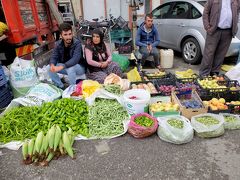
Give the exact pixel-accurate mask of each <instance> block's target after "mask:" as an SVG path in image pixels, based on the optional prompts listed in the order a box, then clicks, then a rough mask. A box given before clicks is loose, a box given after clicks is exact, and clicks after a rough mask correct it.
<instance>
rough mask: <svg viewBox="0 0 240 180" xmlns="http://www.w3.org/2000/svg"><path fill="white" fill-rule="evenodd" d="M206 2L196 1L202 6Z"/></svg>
mask: <svg viewBox="0 0 240 180" xmlns="http://www.w3.org/2000/svg"><path fill="white" fill-rule="evenodd" d="M206 2H207V1H198V3H199V4H201V5H202V6H204V5H205V3H206Z"/></svg>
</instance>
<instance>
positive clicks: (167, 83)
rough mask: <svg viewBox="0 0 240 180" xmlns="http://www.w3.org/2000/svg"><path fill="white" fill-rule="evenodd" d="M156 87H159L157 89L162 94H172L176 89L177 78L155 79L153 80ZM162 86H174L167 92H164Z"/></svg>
mask: <svg viewBox="0 0 240 180" xmlns="http://www.w3.org/2000/svg"><path fill="white" fill-rule="evenodd" d="M153 83H154V85H155V87H156V88H157V91H158V92H159V94H160V95H162V96H170V95H171V92H172V91H175V90H176V79H167V78H166V79H155V80H154V81H153ZM161 86H167V87H168V88H169V87H171V86H172V88H171V89H169V90H168V91H166V92H163V91H162V90H161Z"/></svg>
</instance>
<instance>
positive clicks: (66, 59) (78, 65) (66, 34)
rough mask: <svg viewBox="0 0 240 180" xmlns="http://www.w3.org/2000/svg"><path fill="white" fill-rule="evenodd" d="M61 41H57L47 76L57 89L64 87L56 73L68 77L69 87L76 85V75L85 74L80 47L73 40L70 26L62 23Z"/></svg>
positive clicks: (78, 43) (76, 41)
mask: <svg viewBox="0 0 240 180" xmlns="http://www.w3.org/2000/svg"><path fill="white" fill-rule="evenodd" d="M59 31H60V36H61V40H59V41H57V42H56V44H55V48H54V50H53V54H52V57H51V59H50V67H49V71H48V73H49V76H50V78H51V79H52V81H53V83H54V84H55V85H56V86H58V87H59V88H63V87H64V85H63V83H62V81H61V79H60V77H59V76H58V74H57V73H60V74H66V75H68V79H69V82H70V84H71V85H73V84H76V79H77V75H83V74H84V73H85V67H84V61H83V59H82V45H81V43H80V41H79V40H78V39H76V38H73V32H72V26H71V25H70V24H68V23H62V24H61V25H60V26H59Z"/></svg>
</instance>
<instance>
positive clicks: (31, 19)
mask: <svg viewBox="0 0 240 180" xmlns="http://www.w3.org/2000/svg"><path fill="white" fill-rule="evenodd" d="M52 3H54V4H55V6H56V9H57V0H53V1H52ZM49 7H50V6H49V4H48V3H46V0H1V1H0V11H1V10H2V13H1V12H0V16H3V17H0V21H4V23H6V24H7V26H8V29H9V31H8V32H7V41H6V40H4V41H2V42H1V43H9V44H10V45H11V46H12V47H14V48H15V50H16V55H17V56H19V57H22V56H25V58H27V59H28V58H32V57H33V56H37V55H40V54H42V53H43V51H49V50H50V49H52V48H53V45H54V42H55V38H56V36H54V35H56V34H57V32H58V23H57V20H56V18H55V17H54V16H53V13H52V11H51V10H50V8H49ZM1 14H2V15H1ZM0 51H1V50H0ZM13 53H14V52H13ZM5 54H6V52H5ZM26 55H28V57H26ZM29 55H31V56H30V57H29ZM34 58H35V57H34ZM35 59H36V58H35Z"/></svg>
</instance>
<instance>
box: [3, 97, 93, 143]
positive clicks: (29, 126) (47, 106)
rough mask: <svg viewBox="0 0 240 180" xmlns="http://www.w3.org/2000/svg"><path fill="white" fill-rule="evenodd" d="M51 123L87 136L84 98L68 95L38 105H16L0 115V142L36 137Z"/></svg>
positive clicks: (87, 124)
mask: <svg viewBox="0 0 240 180" xmlns="http://www.w3.org/2000/svg"><path fill="white" fill-rule="evenodd" d="M54 124H58V125H59V127H60V128H61V130H62V131H67V130H68V128H72V130H73V131H74V134H76V135H77V134H82V135H84V136H87V137H88V136H89V129H88V126H89V123H88V107H87V104H86V102H85V101H83V100H78V101H76V100H73V99H70V98H65V99H60V100H56V101H54V102H48V103H44V104H43V105H42V106H40V107H16V108H13V109H12V110H10V111H9V112H6V113H5V114H4V115H3V116H2V117H0V142H3V143H6V142H10V141H13V140H24V139H26V138H32V137H35V136H36V134H37V133H38V132H39V131H43V132H44V133H46V132H47V131H48V129H50V128H51V127H52V126H53V125H54Z"/></svg>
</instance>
